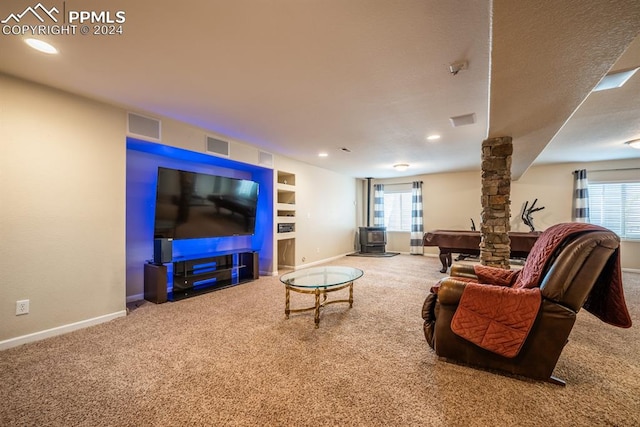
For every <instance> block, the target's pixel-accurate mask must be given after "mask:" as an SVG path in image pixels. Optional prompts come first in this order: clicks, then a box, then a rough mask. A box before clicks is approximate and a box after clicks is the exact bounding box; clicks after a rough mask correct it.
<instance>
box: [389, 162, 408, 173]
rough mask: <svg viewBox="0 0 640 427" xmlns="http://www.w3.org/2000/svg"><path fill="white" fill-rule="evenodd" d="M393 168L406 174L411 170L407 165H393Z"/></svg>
mask: <svg viewBox="0 0 640 427" xmlns="http://www.w3.org/2000/svg"><path fill="white" fill-rule="evenodd" d="M393 168H394V169H395V170H397V171H398V172H404V171H406V170H407V169H408V168H409V165H408V164H406V163H397V164H395V165H393Z"/></svg>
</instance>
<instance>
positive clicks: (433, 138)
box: [427, 134, 440, 141]
mask: <svg viewBox="0 0 640 427" xmlns="http://www.w3.org/2000/svg"><path fill="white" fill-rule="evenodd" d="M436 139H440V135H436V134H433V135H429V136H428V137H427V140H428V141H435V140H436Z"/></svg>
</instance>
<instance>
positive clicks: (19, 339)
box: [0, 310, 127, 351]
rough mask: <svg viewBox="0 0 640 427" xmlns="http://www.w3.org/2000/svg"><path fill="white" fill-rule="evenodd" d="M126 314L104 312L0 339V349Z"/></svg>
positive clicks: (61, 333) (125, 313) (53, 335)
mask: <svg viewBox="0 0 640 427" xmlns="http://www.w3.org/2000/svg"><path fill="white" fill-rule="evenodd" d="M126 315H127V310H122V311H117V312H115V313H111V314H105V315H104V316H98V317H94V318H92V319H87V320H82V321H80V322H75V323H70V324H68V325H63V326H58V327H56V328H51V329H47V330H44V331H40V332H34V333H32V334H28V335H23V336H21V337H15V338H10V339H8V340H4V341H0V351H2V350H6V349H8V348H12V347H17V346H19V345H22V344H27V343H30V342H35V341H40V340H43V339H45V338H51V337H55V336H57V335H63V334H66V333H69V332H72V331H76V330H78V329H83V328H88V327H89V326H94V325H99V324H100V323H104V322H108V321H110V320H113V319H116V318H118V317H124V316H126Z"/></svg>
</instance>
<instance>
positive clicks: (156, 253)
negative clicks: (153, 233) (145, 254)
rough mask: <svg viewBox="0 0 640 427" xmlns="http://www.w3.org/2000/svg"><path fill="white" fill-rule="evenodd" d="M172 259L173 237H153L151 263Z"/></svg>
mask: <svg viewBox="0 0 640 427" xmlns="http://www.w3.org/2000/svg"><path fill="white" fill-rule="evenodd" d="M172 259H173V239H154V241H153V263H154V264H155V265H162V264H164V263H167V262H171V260H172Z"/></svg>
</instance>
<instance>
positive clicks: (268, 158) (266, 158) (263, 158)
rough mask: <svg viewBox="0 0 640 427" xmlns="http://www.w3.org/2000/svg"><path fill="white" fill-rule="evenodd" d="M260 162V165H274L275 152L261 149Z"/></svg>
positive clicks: (270, 166)
mask: <svg viewBox="0 0 640 427" xmlns="http://www.w3.org/2000/svg"><path fill="white" fill-rule="evenodd" d="M258 164H259V165H260V166H266V167H269V168H272V167H273V154H271V153H267V152H264V151H260V152H259V154H258Z"/></svg>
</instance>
